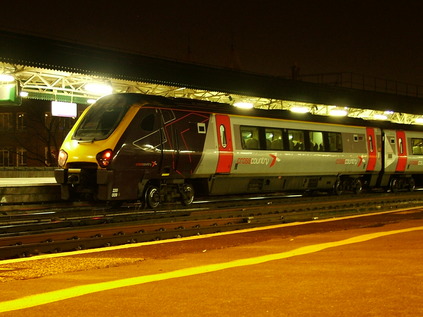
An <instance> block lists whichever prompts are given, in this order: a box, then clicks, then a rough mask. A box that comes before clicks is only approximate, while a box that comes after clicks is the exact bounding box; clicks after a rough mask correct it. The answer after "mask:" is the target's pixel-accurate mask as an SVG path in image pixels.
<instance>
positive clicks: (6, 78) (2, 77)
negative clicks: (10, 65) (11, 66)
mask: <svg viewBox="0 0 423 317" xmlns="http://www.w3.org/2000/svg"><path fill="white" fill-rule="evenodd" d="M0 81H1V82H4V83H11V82H12V81H15V77H13V76H12V75H8V74H0Z"/></svg>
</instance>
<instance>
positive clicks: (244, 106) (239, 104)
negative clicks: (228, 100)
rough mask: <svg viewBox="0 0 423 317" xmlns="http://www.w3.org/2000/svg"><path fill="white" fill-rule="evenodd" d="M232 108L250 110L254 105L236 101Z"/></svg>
mask: <svg viewBox="0 0 423 317" xmlns="http://www.w3.org/2000/svg"><path fill="white" fill-rule="evenodd" d="M234 106H235V107H237V108H241V109H252V108H253V107H254V105H253V104H252V103H251V102H245V101H238V102H235V103H234Z"/></svg>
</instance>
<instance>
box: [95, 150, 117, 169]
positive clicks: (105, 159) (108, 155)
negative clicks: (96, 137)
mask: <svg viewBox="0 0 423 317" xmlns="http://www.w3.org/2000/svg"><path fill="white" fill-rule="evenodd" d="M96 158H97V162H98V165H100V167H107V166H109V164H110V162H111V161H112V158H113V151H112V150H110V149H107V150H104V151H102V152H100V153H98V154H97V156H96Z"/></svg>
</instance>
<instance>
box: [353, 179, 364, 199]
mask: <svg viewBox="0 0 423 317" xmlns="http://www.w3.org/2000/svg"><path fill="white" fill-rule="evenodd" d="M353 191H354V193H355V194H357V195H358V194H361V193H362V192H363V182H362V181H361V179H359V178H356V179H355V180H354V181H353Z"/></svg>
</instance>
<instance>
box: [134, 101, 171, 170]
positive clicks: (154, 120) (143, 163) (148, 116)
mask: <svg viewBox="0 0 423 317" xmlns="http://www.w3.org/2000/svg"><path fill="white" fill-rule="evenodd" d="M133 122H134V123H133V124H132V126H131V129H130V130H129V131H128V141H132V144H133V146H134V147H135V148H136V149H138V151H139V152H138V151H137V152H134V153H131V152H128V158H129V157H130V158H131V160H135V166H137V167H139V168H142V169H143V170H145V174H146V175H150V176H148V177H150V178H153V177H157V174H158V173H159V172H160V171H159V169H161V168H162V155H163V153H162V143H163V141H162V133H161V127H162V126H161V120H160V116H159V114H158V112H157V109H154V108H144V109H141V110H140V111H139V112H138V114H137V117H136V118H135V120H134V121H133ZM127 164H128V166H130V163H129V162H128V163H127Z"/></svg>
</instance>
